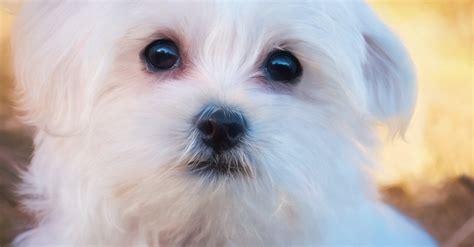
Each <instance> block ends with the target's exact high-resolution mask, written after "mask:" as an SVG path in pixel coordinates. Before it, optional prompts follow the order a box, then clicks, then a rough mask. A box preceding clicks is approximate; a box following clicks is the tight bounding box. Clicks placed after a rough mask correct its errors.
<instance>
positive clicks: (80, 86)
mask: <svg viewBox="0 0 474 247" xmlns="http://www.w3.org/2000/svg"><path fill="white" fill-rule="evenodd" d="M93 16H94V13H93V11H89V10H88V9H87V7H86V4H81V3H59V2H58V3H56V2H55V3H43V2H42V3H27V4H25V6H24V7H23V9H22V11H21V13H20V15H19V16H18V18H17V23H16V26H15V28H14V33H13V38H12V47H13V60H14V67H15V76H16V82H17V83H16V92H17V98H18V105H19V108H20V112H21V113H22V115H23V118H24V120H25V121H26V122H27V123H28V124H30V125H33V126H35V127H37V128H38V129H40V130H44V131H47V132H50V133H54V134H65V133H69V132H72V131H76V130H78V128H79V126H80V125H81V124H82V123H84V122H85V121H86V120H87V116H88V115H89V113H90V111H91V109H92V106H93V102H94V100H93V98H94V96H95V95H94V93H95V92H96V91H97V89H96V88H94V87H97V85H100V83H99V82H98V81H99V80H100V79H101V78H100V77H101V72H102V71H103V70H104V67H106V63H107V61H106V60H105V58H106V57H109V56H107V55H106V54H105V53H107V52H108V50H107V49H105V48H104V47H101V46H98V45H96V44H102V43H105V42H102V43H100V42H98V40H94V32H97V31H96V30H95V29H94V28H96V29H97V27H98V26H99V25H100V23H95V22H94V20H95V18H93ZM105 44H106V43H105ZM106 45H108V46H110V47H111V45H109V44H106Z"/></svg>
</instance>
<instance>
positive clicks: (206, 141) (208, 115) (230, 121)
mask: <svg viewBox="0 0 474 247" xmlns="http://www.w3.org/2000/svg"><path fill="white" fill-rule="evenodd" d="M195 128H196V132H195V133H196V135H197V136H196V138H197V139H198V143H197V146H200V149H202V153H205V154H206V155H204V156H205V157H203V156H202V155H200V158H199V159H197V160H193V161H191V162H189V164H188V166H189V167H190V168H191V170H192V171H193V172H195V173H198V174H206V175H209V174H213V175H226V174H234V173H239V172H241V171H243V170H245V167H246V165H245V164H242V162H241V160H243V159H241V158H240V157H238V156H239V155H238V153H242V152H239V151H238V149H239V146H241V145H242V142H243V140H244V138H245V136H246V135H247V132H248V126H247V121H246V119H245V117H244V116H243V114H242V113H241V112H240V111H237V110H234V109H232V108H229V107H221V106H216V105H209V106H207V107H206V108H204V110H203V111H201V112H200V113H199V114H198V115H197V117H196V118H195Z"/></svg>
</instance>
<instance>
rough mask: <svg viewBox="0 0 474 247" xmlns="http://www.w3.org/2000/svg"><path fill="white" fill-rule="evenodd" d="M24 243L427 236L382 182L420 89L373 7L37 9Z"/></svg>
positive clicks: (21, 59)
mask: <svg viewBox="0 0 474 247" xmlns="http://www.w3.org/2000/svg"><path fill="white" fill-rule="evenodd" d="M15 30H16V33H15V35H14V39H13V45H14V62H15V68H16V76H17V80H18V87H17V92H18V95H19V99H20V100H19V105H20V107H21V109H22V110H23V111H24V119H25V121H26V122H27V123H28V124H30V125H32V126H34V127H35V129H36V130H37V133H36V138H35V147H36V151H35V153H34V156H33V159H32V162H31V167H30V168H29V170H28V172H26V173H25V175H24V181H25V183H24V185H23V186H22V187H21V192H22V194H23V195H24V196H25V198H26V199H25V201H24V204H25V205H26V207H27V208H28V209H29V210H30V211H31V212H32V213H33V214H35V215H36V216H37V218H36V220H37V221H36V224H35V225H34V226H32V229H31V230H29V231H27V232H25V233H24V234H22V235H20V236H19V237H17V239H16V241H15V243H16V244H18V245H39V244H54V245H75V246H83V245H98V246H104V245H107V246H119V245H123V246H136V245H150V246H157V245H161V246H183V245H198V246H275V245H284V246H287V245H324V246H330V245H359V244H364V245H365V244H369V245H377V246H381V245H385V244H398V245H403V246H406V245H408V244H411V245H417V246H421V245H432V244H434V242H433V241H432V240H431V239H430V237H428V236H427V235H426V234H425V233H424V232H423V231H422V230H420V229H419V228H418V227H416V226H415V225H413V224H412V222H410V221H409V220H407V219H405V218H404V217H403V216H401V215H400V214H398V213H397V212H395V211H394V210H392V209H391V208H390V207H389V206H387V205H384V204H383V203H382V202H381V201H380V199H379V198H378V196H377V193H376V191H375V186H374V184H373V183H372V182H371V179H370V174H369V172H370V170H371V168H372V167H373V163H374V162H373V160H372V157H374V156H375V155H374V147H375V146H376V145H377V141H376V138H375V131H374V126H375V125H376V124H378V123H385V124H387V125H388V126H389V128H391V129H392V130H393V131H394V132H403V131H404V129H405V128H406V126H407V123H408V121H409V119H410V116H411V114H412V110H413V105H414V101H415V95H416V89H415V88H416V87H415V84H414V75H413V71H412V66H411V63H410V60H409V57H408V56H407V54H406V52H405V50H404V48H403V46H402V45H401V43H400V42H399V41H398V40H397V39H396V37H394V35H393V34H391V33H390V32H389V31H388V30H387V28H386V27H385V26H384V25H383V24H382V23H381V22H380V20H379V19H378V18H377V17H376V16H375V15H374V13H372V11H371V10H370V9H369V7H368V6H367V4H366V3H363V2H354V1H333V2H329V1H321V2H304V3H303V2H300V3H281V2H280V3H263V2H261V3H253V2H252V3H251V2H245V3H235V2H234V3H228V2H216V3H214V2H213V3H211V2H206V3H203V2H201V3H198V2H174V3H170V2H135V1H134V2H120V3H119V2H110V1H109V2H107V1H105V2H74V1H67V2H49V3H29V4H27V5H26V6H25V7H24V10H23V11H22V13H21V14H20V16H19V19H18V23H17V26H16V28H15Z"/></svg>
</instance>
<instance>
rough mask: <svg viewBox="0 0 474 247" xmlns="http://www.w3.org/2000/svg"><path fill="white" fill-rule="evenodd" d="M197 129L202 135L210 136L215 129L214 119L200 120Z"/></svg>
mask: <svg viewBox="0 0 474 247" xmlns="http://www.w3.org/2000/svg"><path fill="white" fill-rule="evenodd" d="M198 129H199V130H200V131H201V133H202V134H203V135H206V136H210V135H212V133H213V132H214V131H215V121H214V120H213V119H206V120H202V121H200V122H199V123H198Z"/></svg>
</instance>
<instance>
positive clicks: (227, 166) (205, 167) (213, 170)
mask: <svg viewBox="0 0 474 247" xmlns="http://www.w3.org/2000/svg"><path fill="white" fill-rule="evenodd" d="M187 166H188V167H189V168H190V170H191V172H192V173H195V174H198V175H218V176H222V175H230V174H234V173H239V172H241V171H242V170H243V166H242V165H241V164H238V163H235V164H234V163H229V162H225V161H221V160H214V159H213V160H196V161H191V162H189V163H188V165H187Z"/></svg>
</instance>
